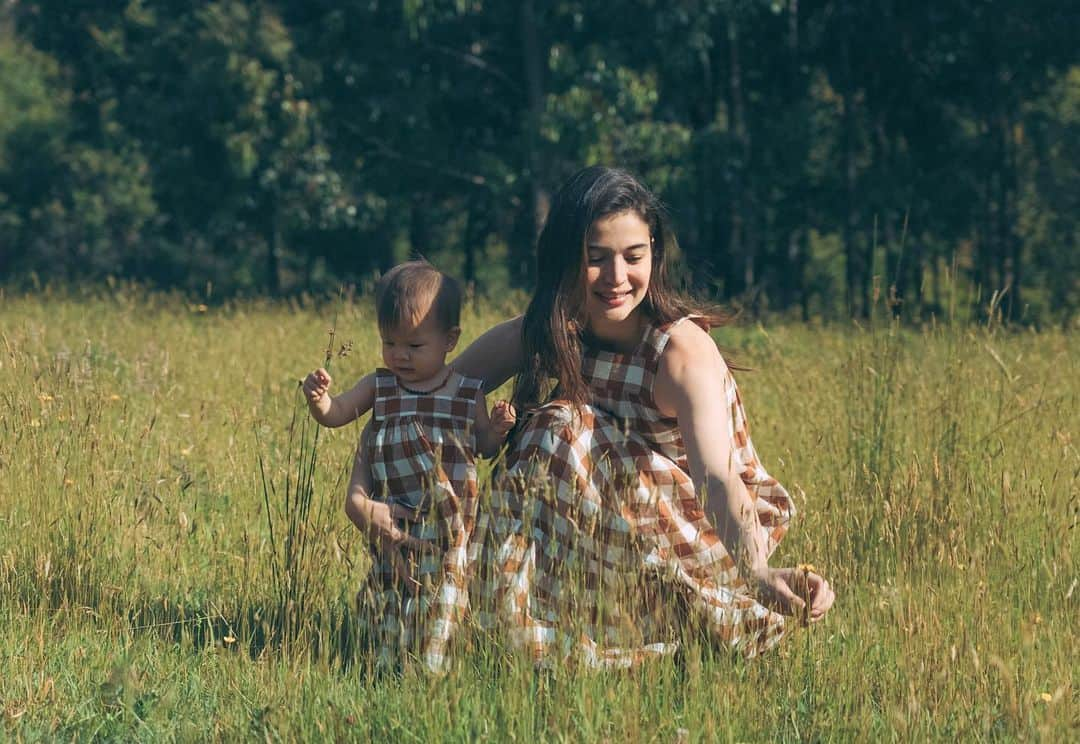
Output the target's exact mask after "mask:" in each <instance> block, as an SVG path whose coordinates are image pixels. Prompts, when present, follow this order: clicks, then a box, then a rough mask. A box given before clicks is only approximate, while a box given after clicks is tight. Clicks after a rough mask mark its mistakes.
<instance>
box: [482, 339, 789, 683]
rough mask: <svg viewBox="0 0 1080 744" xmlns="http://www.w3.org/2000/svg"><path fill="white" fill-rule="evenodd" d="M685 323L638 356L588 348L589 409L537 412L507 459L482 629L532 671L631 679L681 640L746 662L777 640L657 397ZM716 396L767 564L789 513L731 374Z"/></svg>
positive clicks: (495, 506)
mask: <svg viewBox="0 0 1080 744" xmlns="http://www.w3.org/2000/svg"><path fill="white" fill-rule="evenodd" d="M686 320H687V319H686V318H684V319H682V320H679V321H675V322H674V323H670V324H668V325H666V326H657V325H651V326H650V327H649V328H648V329H647V330H646V332H645V333H644V335H643V338H642V341H641V343H640V345H639V346H638V348H637V350H636V351H634V352H633V353H630V354H616V353H612V352H608V351H603V350H598V349H586V351H585V353H584V357H583V365H582V374H583V375H584V377H585V379H586V380H587V381H588V384H589V388H590V391H591V393H592V405H589V406H586V407H584V408H583V409H578V410H577V411H574V410H573V409H572V408H571V406H570V405H569V404H567V403H565V402H562V401H554V402H552V403H549V404H547V405H544V406H542V407H540V408H539V409H537V410H536V411H535V412H533V413H532V414H531V415H530V416H529V417H528V419H527V420H526V421H525V423H524V425H523V427H522V430H521V432H520V433H519V435H518V437H517V439H516V443H515V444H516V446H515V447H513V448H512V449H511V451H510V452H509V453H508V455H507V462H506V470H505V473H504V475H503V477H501V478H500V479H498V481H497V483H496V484H495V487H494V489H493V495H492V510H491V522H490V526H489V535H488V536H487V545H488V547H487V550H488V551H490V552H489V556H490V561H491V563H492V565H490V566H485V570H486V571H487V576H486V579H487V580H486V584H485V587H484V591H483V594H484V596H485V599H486V602H485V607H484V616H483V617H482V618H481V619H482V621H483V622H484V624H486V625H491V626H496V627H498V628H501V629H504V630H505V631H506V634H507V636H508V638H509V641H510V643H511V645H512V646H514V647H517V648H519V649H523V650H525V651H526V652H527V653H529V654H531V656H532V658H533V659H534V661H535V662H536V663H538V664H542V665H545V664H550V663H553V662H555V661H557V660H577V661H579V662H580V663H582V664H584V665H586V666H591V667H622V666H633V665H636V664H637V663H639V662H641V661H642V660H644V659H646V658H649V657H653V656H659V655H665V654H669V653H672V652H673V651H674V650H675V649H676V648H677V645H678V639H679V637H680V634H681V633H683V632H685V631H686V629H687V627H688V625H693V626H694V627H696V628H700V629H703V630H704V632H705V633H706V635H708V636H709V637H711V638H713V639H714V640H716V641H719V642H720V643H722V644H725V645H727V646H730V647H732V648H733V649H736V650H737V651H739V652H741V653H743V654H745V655H747V656H753V655H756V654H757V653H760V652H761V651H764V650H766V649H768V648H771V647H772V646H774V645H775V644H776V643H777V642H778V641H779V640H780V638H781V636H782V634H783V633H784V618H783V616H781V615H779V614H777V613H775V612H773V611H771V610H769V609H767V608H766V607H764V606H762V605H761V604H759V603H758V602H757V601H755V600H754V598H753V597H752V596H751V595H750V594H749V592H748V591H747V587H746V585H745V582H744V581H743V579H742V578H741V577H740V576H739V574H738V571H737V569H736V567H735V564H734V562H733V561H732V559H731V557H730V556H729V555H728V553H727V551H726V550H725V548H724V546H723V544H722V543H721V541H720V539H719V537H718V536H717V534H716V532H715V531H714V529H713V528H712V526H711V524H710V522H709V521H708V519H707V517H706V515H705V513H704V511H703V508H702V505H701V502H700V501H699V498H698V495H697V494H696V493H695V489H694V486H693V484H692V483H691V481H690V477H689V467H688V465H687V459H686V449H685V447H684V445H683V441H682V437H681V434H680V431H679V428H678V425H677V421H676V420H675V419H673V418H665V417H663V416H662V415H661V414H660V412H659V411H658V410H657V408H656V404H655V401H654V400H653V397H652V387H653V381H654V380H655V377H656V373H657V369H658V365H659V361H660V356H661V354H662V353H663V351H664V348H665V347H666V345H667V343H668V341H669V340H670V338H671V330H672V328H673V327H674V326H675V325H677V324H678V323H680V322H685V321H686ZM695 320H696V319H695ZM722 384H723V389H724V392H725V395H726V396H727V404H728V406H729V408H730V411H731V429H730V435H731V438H732V448H731V449H732V463H731V466H732V467H733V468H735V469H736V470H737V471H738V472H739V474H740V475H741V477H742V480H743V482H744V483H745V484H746V486H747V488H748V489H749V490H750V494H751V497H752V498H753V499H754V500H755V502H756V507H757V510H758V514H759V517H760V521H761V525H762V526H761V529H762V531H763V533H764V536H765V537H766V539H767V544H768V550H769V553H770V554H771V553H772V551H773V549H774V548H775V547H776V544H777V543H778V542H779V541H780V539H781V538H782V537H783V535H784V533H785V532H786V530H787V526H788V522H789V521H790V519H791V517H792V516H793V515H794V512H795V509H794V506H793V504H792V501H791V498H790V497H789V496H788V493H787V491H785V490H784V488H783V487H782V486H781V485H780V484H779V483H777V482H776V480H775V479H773V478H772V477H770V476H769V474H768V473H767V472H766V471H765V469H764V468H763V467H762V465H761V463H760V461H759V460H758V457H757V454H756V453H755V451H754V447H753V444H752V443H751V441H750V436H749V432H748V429H747V423H746V415H745V412H744V411H743V406H742V402H741V400H740V398H739V392H738V388H737V387H736V385H735V380H734V378H733V377H732V376H731V374H730V373H729V372H727V371H726V370H725V375H724V379H723V381H722ZM485 557H487V556H485Z"/></svg>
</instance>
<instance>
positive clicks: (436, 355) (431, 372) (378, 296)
mask: <svg viewBox="0 0 1080 744" xmlns="http://www.w3.org/2000/svg"><path fill="white" fill-rule="evenodd" d="M375 311H376V317H377V318H378V321H379V335H380V336H382V341H383V344H382V355H383V363H384V364H386V367H387V368H388V369H389V370H390V371H391V372H393V373H394V374H395V375H397V377H398V379H399V380H401V381H402V382H406V383H413V384H421V383H424V382H426V381H429V380H431V379H432V378H433V377H435V376H436V375H438V374H440V373H441V372H442V370H443V369H444V368H445V366H446V355H447V354H448V353H450V351H451V350H453V348H454V346H455V345H457V341H458V336H459V335H460V334H461V329H460V328H459V327H458V323H459V322H460V319H461V288H460V287H459V286H458V283H457V282H456V281H454V280H453V279H451V278H450V277H448V276H446V275H445V274H443V273H442V272H441V271H439V270H438V269H436V268H435V267H434V266H432V265H431V264H429V263H428V262H427V261H409V262H407V263H403V264H399V265H397V266H395V267H394V268H392V269H390V271H388V272H386V274H385V275H384V276H383V278H382V279H381V280H380V281H379V284H378V287H377V288H376V292H375Z"/></svg>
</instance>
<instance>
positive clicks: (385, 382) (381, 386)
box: [371, 367, 401, 421]
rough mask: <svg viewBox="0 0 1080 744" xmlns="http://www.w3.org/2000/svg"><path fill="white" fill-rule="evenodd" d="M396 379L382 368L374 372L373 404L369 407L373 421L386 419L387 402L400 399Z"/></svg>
mask: <svg viewBox="0 0 1080 744" xmlns="http://www.w3.org/2000/svg"><path fill="white" fill-rule="evenodd" d="M400 395H401V391H400V390H398V381H397V377H396V376H394V373H393V372H391V371H390V370H388V369H383V368H382V367H380V368H378V369H376V370H375V403H374V405H372V407H371V417H372V419H373V420H374V421H382V420H383V419H384V418H386V413H387V411H386V403H387V401H389V400H393V399H395V398H398V397H400Z"/></svg>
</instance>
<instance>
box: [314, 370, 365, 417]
mask: <svg viewBox="0 0 1080 744" xmlns="http://www.w3.org/2000/svg"><path fill="white" fill-rule="evenodd" d="M332 382H333V379H332V378H331V377H330V375H329V373H328V372H327V371H326V370H325V369H323V368H322V367H320V368H319V369H317V370H315V371H314V372H312V373H311V374H309V375H308V376H307V377H305V378H304V396H305V397H306V398H307V404H308V411H310V412H311V417H312V418H313V419H315V420H316V421H318V422H319V423H320V424H322V425H323V426H344V425H345V424H347V423H349V422H350V421H352V420H354V419H357V418H360V417H361V416H363V415H364V414H365V413H367V412H368V411H369V410H371V406H372V405H374V404H375V375H374V374H370V375H366V376H364V377H363V378H362V379H361V380H360V382H358V383H356V385H354V386H353V387H352V389H351V390H347V391H345V392H344V393H342V394H341V395H339V396H337V397H334V396H332V395H330V385H331V383H332Z"/></svg>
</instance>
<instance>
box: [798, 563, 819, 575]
mask: <svg viewBox="0 0 1080 744" xmlns="http://www.w3.org/2000/svg"><path fill="white" fill-rule="evenodd" d="M798 568H799V570H800V571H802V572H803V573H814V572H815V571H817V568H815V567H814V564H813V563H800V564H799V566H798Z"/></svg>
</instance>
